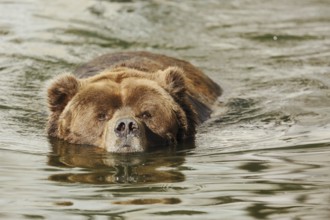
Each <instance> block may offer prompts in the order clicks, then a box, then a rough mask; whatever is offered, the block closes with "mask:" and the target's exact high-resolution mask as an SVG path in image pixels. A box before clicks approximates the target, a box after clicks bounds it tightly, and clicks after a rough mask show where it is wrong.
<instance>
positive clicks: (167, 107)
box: [47, 51, 222, 153]
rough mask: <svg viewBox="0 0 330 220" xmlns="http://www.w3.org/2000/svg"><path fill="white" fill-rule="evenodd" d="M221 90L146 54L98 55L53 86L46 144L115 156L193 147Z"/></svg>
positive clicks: (176, 62) (187, 66) (181, 65)
mask: <svg viewBox="0 0 330 220" xmlns="http://www.w3.org/2000/svg"><path fill="white" fill-rule="evenodd" d="M221 94H222V88H221V87H220V86H219V85H218V84H217V83H215V82H214V81H213V80H211V79H210V78H209V77H208V76H206V75H205V74H204V73H203V72H202V71H201V70H199V69H198V68H197V67H195V66H193V65H192V64H191V63H189V62H187V61H184V60H180V59H177V58H173V57H169V56H165V55H161V54H155V53H151V52H146V51H133V52H116V53H109V54H105V55H101V56H99V57H96V58H95V59H93V60H91V61H89V62H87V63H85V64H83V65H81V66H79V67H78V68H76V69H75V70H74V71H73V73H64V74H61V75H59V76H57V77H56V78H55V79H53V80H52V82H51V83H50V85H49V86H48V89H47V96H48V97H47V98H48V107H49V111H50V113H49V116H48V122H47V133H48V136H49V137H55V138H58V139H62V140H65V141H67V142H69V143H72V144H83V145H93V146H98V147H100V148H103V149H105V150H106V151H108V152H114V153H133V152H144V151H147V150H151V149H156V148H164V147H166V146H176V145H177V144H178V143H183V142H184V141H186V140H192V139H194V137H195V134H196V128H197V126H198V125H199V124H200V123H202V122H204V121H205V120H207V119H208V118H209V117H210V114H211V113H212V106H213V104H214V103H215V102H216V100H217V98H218V97H219V96H220V95H221Z"/></svg>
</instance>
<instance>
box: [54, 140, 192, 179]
mask: <svg viewBox="0 0 330 220" xmlns="http://www.w3.org/2000/svg"><path fill="white" fill-rule="evenodd" d="M50 143H51V146H52V152H51V153H50V154H49V156H48V165H50V166H55V167H58V168H81V169H70V171H69V172H66V170H65V173H62V172H60V173H56V174H52V175H51V176H49V179H50V180H52V181H57V182H66V183H90V184H112V183H117V184H118V183H172V182H182V181H184V180H185V176H184V174H183V173H181V172H180V171H179V170H178V167H180V166H181V165H182V164H183V163H184V162H185V155H186V153H185V151H178V150H177V149H168V150H162V151H155V152H148V153H139V154H110V153H107V152H105V151H104V150H102V149H100V148H97V147H91V146H83V145H72V144H68V143H66V142H64V141H61V140H55V139H50Z"/></svg>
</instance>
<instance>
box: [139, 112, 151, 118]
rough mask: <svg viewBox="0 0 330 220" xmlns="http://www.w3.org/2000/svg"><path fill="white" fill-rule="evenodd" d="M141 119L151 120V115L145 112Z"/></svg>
mask: <svg viewBox="0 0 330 220" xmlns="http://www.w3.org/2000/svg"><path fill="white" fill-rule="evenodd" d="M141 117H142V118H143V119H149V118H151V114H150V112H148V111H145V112H143V113H142V114H141Z"/></svg>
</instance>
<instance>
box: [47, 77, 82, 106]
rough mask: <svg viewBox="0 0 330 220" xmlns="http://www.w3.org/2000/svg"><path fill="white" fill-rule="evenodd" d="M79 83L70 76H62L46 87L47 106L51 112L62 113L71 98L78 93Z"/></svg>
mask: <svg viewBox="0 0 330 220" xmlns="http://www.w3.org/2000/svg"><path fill="white" fill-rule="evenodd" d="M79 86H80V83H79V81H78V79H77V78H76V77H75V76H73V75H72V74H68V73H65V74H62V75H60V76H58V77H57V78H55V79H54V81H53V82H52V83H51V84H50V86H49V87H48V90H47V92H48V106H49V109H50V110H51V111H52V112H62V111H63V109H64V108H65V106H66V105H67V104H68V102H69V101H70V100H71V99H72V97H73V96H74V95H75V94H76V93H77V92H78V89H79Z"/></svg>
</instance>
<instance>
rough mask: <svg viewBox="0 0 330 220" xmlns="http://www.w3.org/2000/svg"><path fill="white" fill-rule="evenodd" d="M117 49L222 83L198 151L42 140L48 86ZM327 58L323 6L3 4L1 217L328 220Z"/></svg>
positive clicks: (327, 12) (306, 2)
mask: <svg viewBox="0 0 330 220" xmlns="http://www.w3.org/2000/svg"><path fill="white" fill-rule="evenodd" d="M123 50H147V51H152V52H157V53H164V54H167V55H170V56H175V57H178V58H182V59H186V60H189V61H190V62H192V63H193V64H195V65H196V66H198V67H200V68H201V69H203V70H204V71H205V72H206V73H207V74H208V75H209V76H210V77H212V78H213V79H214V80H215V81H216V82H218V83H219V84H221V85H222V86H223V88H224V91H225V94H224V96H223V97H221V98H220V100H219V101H220V104H219V107H218V108H216V111H215V113H214V115H213V117H212V118H211V119H210V120H209V121H207V122H206V123H205V124H203V125H202V126H201V127H200V128H199V131H198V135H197V137H196V142H195V144H194V145H195V147H192V148H182V149H181V148H180V149H178V150H173V149H169V150H164V151H162V152H152V153H145V154H137V155H129V156H123V155H112V154H105V153H104V152H101V151H99V150H98V149H97V148H86V147H78V146H72V145H68V144H66V143H63V142H61V141H56V140H48V138H47V136H46V134H45V130H44V127H45V122H46V117H47V109H46V105H45V103H46V102H45V89H44V88H45V85H46V84H47V83H46V82H47V80H49V79H51V78H52V77H54V76H55V75H57V74H58V73H61V72H66V71H71V70H73V69H74V68H75V67H76V66H77V65H78V64H79V63H82V62H85V61H87V60H89V59H91V58H93V57H95V56H97V55H100V54H103V53H107V52H113V51H123ZM329 60H330V3H329V1H327V0H289V1H275V0H270V1H267V2H266V1H261V0H233V1H225V0H223V1H221V0H219V1H215V0H207V1H178V0H177V1H174V0H173V1H157V0H152V1H130V0H126V1H124V0H122V1H119V0H117V1H115V0H112V1H110V0H109V1H96V0H94V1H92V0H80V1H65V0H57V1H41V0H24V1H19V0H11V1H10V0H2V1H0V74H1V75H0V77H1V80H0V88H1V93H0V118H1V119H0V192H1V196H0V207H1V208H0V218H1V219H149V218H152V219H192V218H194V219H293V220H298V219H313V220H314V219H330V208H329V207H330V175H329V173H330V172H329V171H330V99H329V98H330V66H329Z"/></svg>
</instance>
